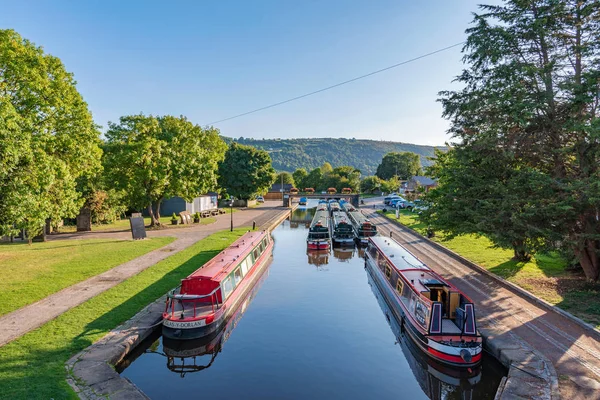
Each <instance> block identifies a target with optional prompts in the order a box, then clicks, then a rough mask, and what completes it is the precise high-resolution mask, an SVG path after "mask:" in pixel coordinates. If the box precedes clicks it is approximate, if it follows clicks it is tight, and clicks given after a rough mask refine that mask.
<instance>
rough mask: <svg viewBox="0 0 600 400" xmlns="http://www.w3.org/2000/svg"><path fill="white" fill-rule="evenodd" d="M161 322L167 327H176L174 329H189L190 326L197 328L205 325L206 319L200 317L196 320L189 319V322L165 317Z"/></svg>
mask: <svg viewBox="0 0 600 400" xmlns="http://www.w3.org/2000/svg"><path fill="white" fill-rule="evenodd" d="M163 324H164V325H165V326H166V327H168V328H176V329H191V328H199V327H201V326H205V325H206V320H204V319H200V320H198V321H190V322H177V321H169V320H168V319H166V320H165V321H164V322H163Z"/></svg>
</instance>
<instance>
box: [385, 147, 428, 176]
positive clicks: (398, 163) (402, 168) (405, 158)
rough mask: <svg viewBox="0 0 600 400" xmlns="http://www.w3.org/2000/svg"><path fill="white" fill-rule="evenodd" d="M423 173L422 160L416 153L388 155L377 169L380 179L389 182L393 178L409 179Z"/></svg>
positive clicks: (406, 152)
mask: <svg viewBox="0 0 600 400" xmlns="http://www.w3.org/2000/svg"><path fill="white" fill-rule="evenodd" d="M420 171H421V160H420V159H419V156H418V155H417V154H415V153H411V152H408V151H405V152H402V153H395V152H394V153H387V154H386V155H385V156H383V159H382V160H381V164H379V166H378V167H377V173H376V174H375V175H377V177H378V178H380V179H383V180H388V179H390V178H392V177H394V176H395V177H397V178H398V179H409V178H410V177H412V176H414V175H418V174H419V172H420Z"/></svg>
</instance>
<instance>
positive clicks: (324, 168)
mask: <svg viewBox="0 0 600 400" xmlns="http://www.w3.org/2000/svg"><path fill="white" fill-rule="evenodd" d="M332 172H333V167H332V166H331V164H329V163H328V162H324V163H323V165H321V173H322V174H323V176H325V175H329V174H331V173H332Z"/></svg>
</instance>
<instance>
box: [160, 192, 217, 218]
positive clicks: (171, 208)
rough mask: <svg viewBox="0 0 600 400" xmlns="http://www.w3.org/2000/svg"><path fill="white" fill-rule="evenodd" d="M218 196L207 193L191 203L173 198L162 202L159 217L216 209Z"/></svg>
mask: <svg viewBox="0 0 600 400" xmlns="http://www.w3.org/2000/svg"><path fill="white" fill-rule="evenodd" d="M218 197H219V196H218V194H217V193H214V192H209V193H207V194H203V195H201V196H198V197H196V198H194V199H193V200H192V201H191V202H187V201H185V199H183V198H181V197H178V196H175V197H171V198H170V199H167V200H164V201H163V202H162V203H161V205H160V215H171V214H173V213H175V214H179V213H180V212H182V211H188V212H189V213H190V214H194V213H196V212H202V211H207V210H214V209H216V208H217V199H218Z"/></svg>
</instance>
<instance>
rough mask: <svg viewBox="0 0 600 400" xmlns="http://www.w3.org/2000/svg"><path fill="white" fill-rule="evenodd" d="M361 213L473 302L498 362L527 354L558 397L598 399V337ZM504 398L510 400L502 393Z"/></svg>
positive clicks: (414, 237) (425, 242)
mask: <svg viewBox="0 0 600 400" xmlns="http://www.w3.org/2000/svg"><path fill="white" fill-rule="evenodd" d="M368 203H370V202H368ZM364 212H365V214H369V217H370V218H371V219H372V220H373V221H374V222H375V223H376V224H377V227H378V230H379V232H380V233H381V234H382V235H385V236H389V235H390V232H393V238H394V239H395V240H397V241H398V242H399V243H400V244H402V245H403V246H405V247H406V248H407V249H408V250H410V251H411V252H412V253H413V254H415V255H416V256H417V257H418V258H420V259H421V260H422V261H423V262H424V263H425V264H427V265H428V266H429V267H430V268H432V269H433V270H434V271H436V272H438V273H439V274H440V275H442V276H443V277H444V278H446V279H448V280H449V281H450V282H452V284H454V285H455V286H457V287H458V288H459V289H461V290H462V291H464V292H465V293H466V294H467V295H468V296H469V297H471V298H472V299H473V301H474V302H475V304H476V309H477V319H478V323H479V326H480V328H481V329H482V331H483V329H488V331H492V332H494V333H493V335H492V336H491V337H490V338H488V339H491V340H490V342H492V343H493V344H494V345H500V346H501V347H503V350H502V351H501V352H500V357H499V358H504V359H505V360H504V361H506V360H508V361H510V360H511V359H512V358H513V357H514V358H523V356H524V354H523V353H524V352H529V353H530V354H531V356H532V358H533V357H534V356H535V355H538V356H539V355H541V357H537V360H538V362H539V360H540V359H541V360H542V361H543V362H544V361H545V362H548V363H550V364H551V365H550V368H554V369H555V370H556V373H555V374H554V375H555V376H557V377H558V382H556V383H557V384H558V390H559V392H560V397H561V398H563V399H587V400H591V399H600V341H599V340H600V334H598V332H597V331H595V330H593V329H589V328H587V329H586V328H585V327H584V326H582V325H580V324H578V323H576V322H574V321H573V320H572V319H570V318H569V317H567V316H565V315H563V314H561V313H560V312H558V311H555V309H552V308H550V307H545V306H543V305H541V304H539V303H537V302H535V301H534V300H533V299H532V298H529V297H528V296H526V295H524V294H523V293H522V292H520V291H519V290H516V289H513V288H511V287H510V286H508V285H504V284H502V283H501V282H500V281H498V280H496V279H494V278H493V277H490V276H489V275H487V274H485V273H483V272H482V271H480V270H478V269H476V268H473V266H471V265H469V264H468V263H466V262H462V261H460V260H458V259H457V258H455V257H451V256H450V255H449V254H448V253H446V252H443V251H442V250H440V249H439V248H437V247H436V246H434V245H433V244H431V243H430V242H429V241H428V240H426V239H424V238H423V237H422V236H420V235H416V234H414V233H412V232H411V231H410V230H408V229H406V228H403V227H401V226H398V225H396V224H395V223H393V222H391V221H390V220H388V219H386V218H384V217H382V216H380V215H378V214H375V213H374V210H369V209H366V210H364ZM544 359H545V360H544ZM526 372H527V371H526ZM509 379H510V376H509ZM531 379H535V377H532V378H531ZM517 389H518V390H521V391H522V393H519V394H518V395H517V394H515V393H513V395H514V396H516V397H512V398H540V397H542V398H543V397H545V396H539V395H534V394H533V393H531V394H525V393H528V392H527V390H528V388H527V387H521V388H517ZM549 389H550V388H549ZM505 395H506V398H511V395H509V394H508V393H505ZM552 397H553V398H554V396H552ZM503 398H504V397H503Z"/></svg>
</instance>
